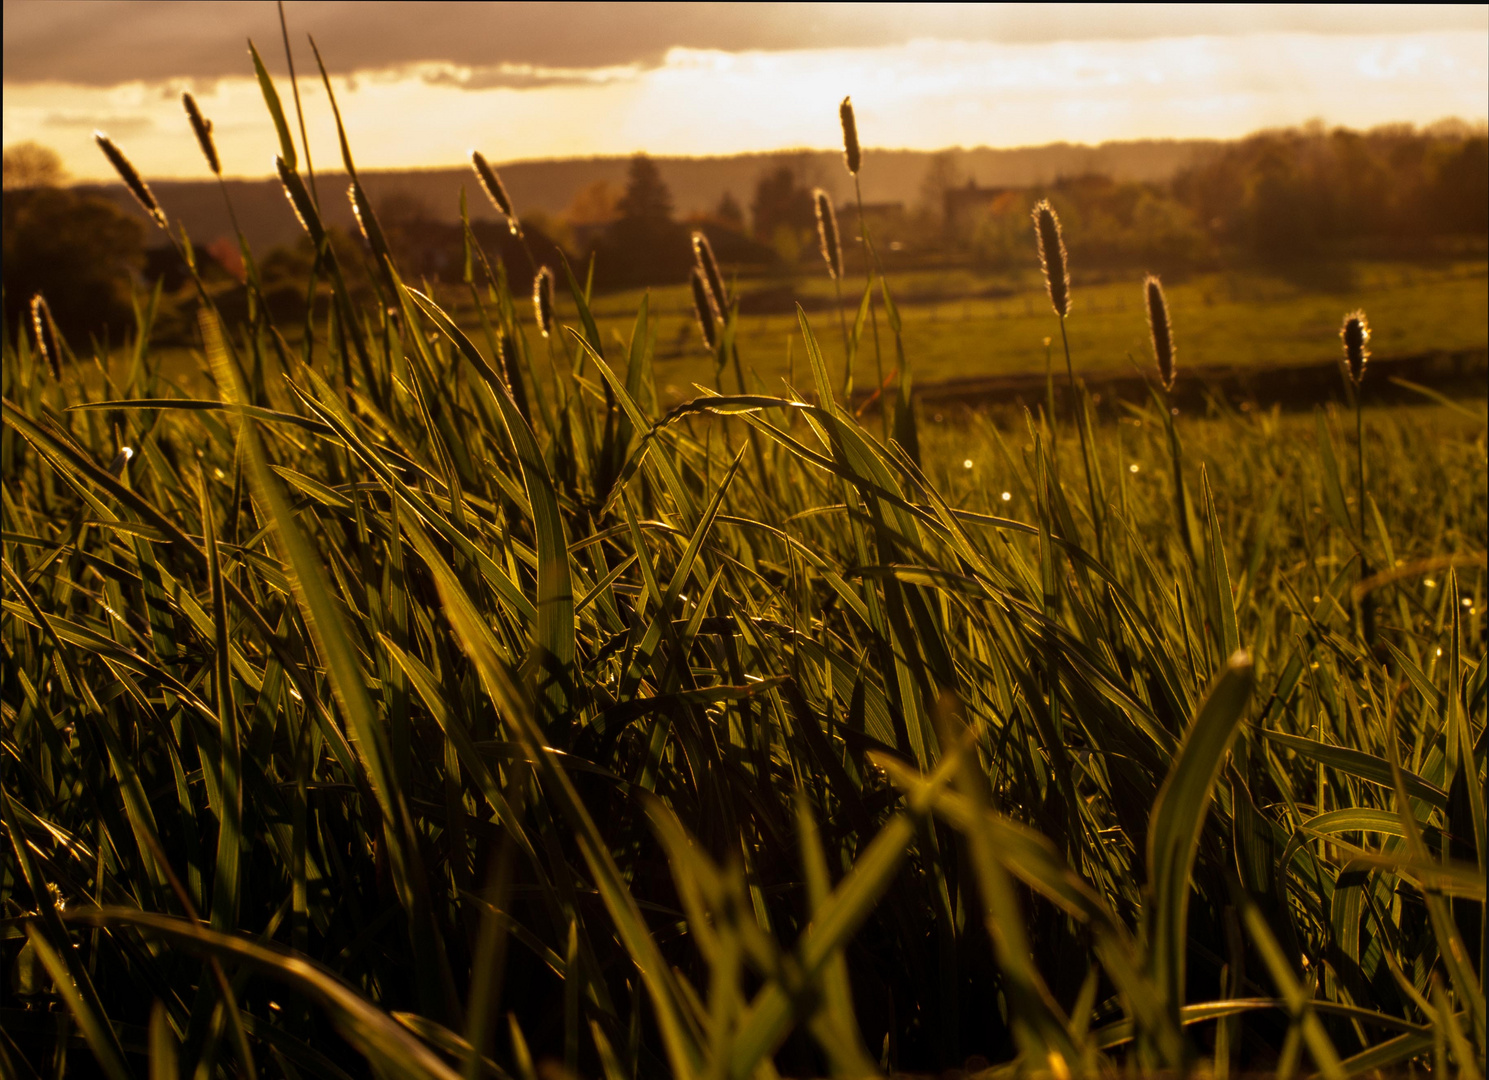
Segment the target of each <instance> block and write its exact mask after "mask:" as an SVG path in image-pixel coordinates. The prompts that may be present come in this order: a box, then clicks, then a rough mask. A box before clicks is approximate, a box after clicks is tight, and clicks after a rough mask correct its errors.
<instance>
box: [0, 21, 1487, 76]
mask: <svg viewBox="0 0 1489 1080" xmlns="http://www.w3.org/2000/svg"><path fill="white" fill-rule="evenodd" d="M285 7H286V11H287V13H288V18H289V24H290V33H291V40H292V41H293V42H294V43H295V46H296V51H297V55H299V51H300V48H301V44H302V43H303V42H304V40H305V35H306V34H307V33H308V34H311V35H313V36H314V37H315V39H316V42H317V44H318V45H320V47H321V52H322V55H323V56H324V58H325V60H326V64H327V66H328V67H329V68H330V70H331V71H333V72H336V73H340V74H347V73H350V72H352V71H363V70H369V69H377V68H389V67H399V66H402V65H405V64H411V63H418V62H421V61H447V62H449V63H452V64H456V65H460V66H462V67H469V68H472V69H474V70H478V71H483V72H487V73H492V72H501V71H503V70H505V69H504V68H503V65H530V66H532V67H535V68H540V69H541V68H548V69H558V70H565V69H567V70H573V69H583V68H598V67H612V66H622V65H628V64H639V65H643V66H646V65H651V64H654V63H656V62H658V61H659V60H660V59H661V57H662V56H663V54H665V52H666V50H667V49H668V48H671V47H673V46H688V47H692V48H708V49H727V50H731V51H738V50H745V49H771V50H774V49H795V48H823V47H832V46H845V47H846V46H872V45H889V44H898V43H901V42H905V41H909V40H912V39H914V38H940V39H945V40H967V41H999V42H1005V43H1023V42H1048V41H1060V40H1074V39H1084V40H1095V39H1134V38H1151V37H1170V36H1187V35H1193V34H1236V33H1244V32H1247V31H1255V30H1295V31H1307V32H1316V33H1370V32H1387V33H1389V32H1412V31H1422V30H1449V29H1460V30H1480V31H1486V32H1489V8H1486V7H1485V6H1483V5H1461V6H1459V5H1447V4H1444V5H1415V6H1406V5H1401V6H1394V7H1392V6H1370V5H1350V6H1347V7H1346V6H1338V7H1335V6H1322V5H1314V6H1300V7H1284V6H1274V5H1236V6H1230V7H1225V6H1211V5H1198V4H1195V5H1177V6H1162V5H1130V6H1129V5H1063V6H1043V5H1037V4H998V5H992V4H989V5H976V6H970V5H959V4H924V5H903V4H877V5H876V4H863V5H856V4H659V3H635V4H581V3H573V4H561V3H524V4H507V3H490V4H468V3H447V2H427V3H366V2H363V0H326V2H320V3H298V2H291V3H289V4H286V5H285ZM4 11H5V81H6V82H8V83H16V82H38V81H43V80H49V79H56V80H61V81H64V82H72V83H83V84H89V85H98V86H110V85H115V84H117V83H121V82H130V81H133V80H155V79H165V78H179V77H193V78H213V77H220V76H227V75H244V74H249V73H251V71H252V68H251V67H250V66H249V62H248V58H247V49H246V47H245V39H247V38H250V37H251V38H253V39H254V41H255V43H256V44H257V45H258V46H259V51H260V52H261V53H262V54H263V55H264V59H265V62H266V63H269V64H270V65H271V66H272V67H274V68H275V69H276V70H281V71H282V69H283V58H282V57H283V46H282V45H281V43H280V34H279V21H278V17H277V15H276V13H275V6H274V4H272V3H269V2H267V0H262V2H260V0H255V2H247V3H217V2H207V0H148V2H147V0H133V2H129V0H74V2H71V3H56V2H55V0H5V4H4ZM305 51H306V53H307V55H305V56H303V57H302V58H301V59H300V61H299V65H298V66H299V67H300V68H301V69H302V70H303V69H305V68H313V63H314V61H313V60H312V59H311V57H310V56H309V55H308V51H309V50H308V49H307V50H305ZM493 77H494V76H493ZM549 84H550V83H543V84H542V85H549ZM528 85H539V84H538V83H530V84H528Z"/></svg>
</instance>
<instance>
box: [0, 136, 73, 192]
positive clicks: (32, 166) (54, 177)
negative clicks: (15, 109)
mask: <svg viewBox="0 0 1489 1080" xmlns="http://www.w3.org/2000/svg"><path fill="white" fill-rule="evenodd" d="M66 176H67V174H66V172H65V171H64V170H63V168H62V159H61V158H60V157H58V156H57V151H55V150H53V149H52V148H51V147H49V146H42V145H41V144H40V143H36V142H23V143H16V145H14V146H7V147H6V148H5V190H6V191H17V190H20V189H22V188H35V187H56V186H57V185H58V184H60V183H61V182H62V181H63V180H64V179H66Z"/></svg>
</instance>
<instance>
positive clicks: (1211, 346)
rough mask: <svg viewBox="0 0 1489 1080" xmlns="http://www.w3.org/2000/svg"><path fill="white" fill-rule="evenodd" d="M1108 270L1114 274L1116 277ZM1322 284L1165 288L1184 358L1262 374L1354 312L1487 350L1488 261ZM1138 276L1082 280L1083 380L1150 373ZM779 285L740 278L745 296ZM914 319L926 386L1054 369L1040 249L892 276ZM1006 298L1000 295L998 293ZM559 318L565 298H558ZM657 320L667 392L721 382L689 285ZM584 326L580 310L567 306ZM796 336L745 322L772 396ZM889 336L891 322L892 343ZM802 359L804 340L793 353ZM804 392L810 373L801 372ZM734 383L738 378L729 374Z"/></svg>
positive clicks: (615, 317) (1405, 331)
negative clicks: (1022, 258) (978, 264)
mask: <svg viewBox="0 0 1489 1080" xmlns="http://www.w3.org/2000/svg"><path fill="white" fill-rule="evenodd" d="M1104 276H1107V275H1104ZM1320 276H1321V277H1323V278H1324V281H1322V282H1321V281H1319V280H1318V279H1317V278H1315V279H1314V280H1312V281H1308V280H1305V281H1302V282H1299V281H1297V280H1290V279H1289V278H1288V277H1286V276H1283V275H1281V274H1266V273H1262V272H1259V271H1241V272H1235V273H1228V274H1222V273H1207V274H1198V275H1195V276H1194V277H1192V278H1189V279H1188V280H1184V281H1182V282H1180V283H1178V284H1174V285H1170V286H1169V287H1168V289H1167V293H1168V297H1169V305H1170V309H1171V312H1172V317H1173V320H1174V323H1175V327H1176V332H1179V333H1182V335H1183V338H1184V346H1183V355H1182V359H1181V361H1180V362H1181V363H1183V364H1185V365H1188V366H1191V367H1193V366H1206V367H1208V366H1213V365H1232V366H1237V367H1243V368H1256V369H1264V368H1267V367H1273V366H1280V365H1295V364H1307V363H1316V362H1318V361H1321V360H1328V359H1332V358H1333V355H1334V352H1335V349H1334V345H1333V342H1332V337H1331V335H1333V334H1335V333H1336V332H1337V330H1338V323H1339V319H1340V312H1341V311H1342V310H1343V307H1344V306H1345V305H1356V306H1365V307H1366V308H1367V309H1368V310H1369V312H1370V316H1371V322H1372V326H1373V327H1374V330H1373V338H1372V347H1373V350H1374V351H1375V352H1376V353H1378V354H1380V355H1383V356H1393V357H1394V356H1418V355H1422V354H1424V353H1430V352H1460V351H1470V350H1483V349H1484V348H1486V346H1489V263H1485V262H1484V261H1482V260H1465V261H1457V262H1448V263H1445V264H1441V265H1435V266H1421V265H1416V264H1401V263H1386V262H1365V261H1360V262H1354V263H1347V264H1343V265H1341V266H1338V267H1334V268H1332V269H1331V270H1329V271H1328V272H1327V273H1326V274H1323V275H1320ZM1141 278H1142V275H1141V274H1140V273H1136V274H1129V275H1124V276H1122V277H1121V278H1120V279H1119V280H1105V281H1099V282H1092V283H1089V284H1084V283H1082V282H1081V280H1080V278H1079V277H1078V278H1077V279H1076V282H1075V290H1076V291H1075V296H1076V300H1075V304H1076V306H1075V309H1074V311H1073V313H1072V317H1071V320H1070V324H1069V332H1070V345H1071V350H1072V352H1073V354H1074V355H1075V357H1076V358H1077V362H1078V363H1079V365H1080V367H1081V371H1082V374H1084V375H1087V376H1089V377H1093V378H1099V377H1101V376H1103V375H1128V374H1130V373H1131V372H1132V370H1133V367H1134V365H1139V366H1141V365H1146V364H1147V362H1148V356H1149V351H1150V350H1149V346H1148V329H1147V323H1146V321H1145V316H1144V314H1143V307H1142V291H1141V287H1140V286H1141ZM771 284H774V283H773V282H753V281H746V282H742V283H740V284H739V286H738V291H739V292H741V293H744V294H748V292H749V291H750V290H751V289H752V287H753V288H756V289H759V288H763V287H768V286H769V285H771ZM845 286H846V287H845V290H844V291H845V298H844V307H845V311H846V317H847V319H848V320H849V323H850V325H851V322H852V319H853V317H854V314H855V313H856V311H857V308H858V304H859V301H860V300H861V298H862V292H863V288H864V283H863V282H862V281H861V280H860V281H857V282H847V283H845ZM791 288H792V291H793V292H795V293H796V294H797V295H799V296H801V297H803V298H804V299H807V300H809V301H811V300H815V301H816V302H818V303H823V302H830V301H831V300H832V299H833V294H832V289H831V283H830V282H829V281H828V280H827V276H826V272H825V271H824V272H823V273H822V274H821V275H820V276H819V277H816V278H801V279H795V280H794V281H793V282H792V284H791ZM891 288H892V289H893V290H894V292H893V294H892V295H894V298H895V300H896V301H897V303H898V304H899V307H900V311H901V314H902V317H903V320H904V342H905V348H906V353H907V355H908V356H909V357H910V358H911V363H912V365H913V370H914V376H915V380H916V382H917V384H921V385H925V384H930V383H936V382H941V381H944V380H949V379H966V378H978V377H985V376H991V375H1009V374H1025V373H1030V372H1042V371H1043V370H1044V364H1045V351H1044V346H1043V340H1044V338H1045V337H1048V336H1049V335H1050V333H1051V330H1052V329H1054V330H1055V334H1056V343H1055V347H1056V349H1057V350H1058V348H1059V343H1058V329H1057V328H1052V327H1051V326H1050V325H1049V315H1048V312H1049V302H1048V300H1047V299H1046V298H1045V295H1044V284H1043V282H1042V280H1041V279H1040V278H1039V274H1038V261H1037V259H1036V258H1035V256H1034V254H1033V252H1032V251H1031V252H1030V257H1029V267H1028V269H1027V270H1026V271H1023V272H1018V273H1005V274H993V273H974V272H972V271H964V272H957V273H949V272H936V271H919V272H914V273H910V274H906V275H904V276H898V275H897V276H895V277H894V278H893V279H892V280H891ZM989 293H994V294H998V295H996V296H989V295H987V294H989ZM639 303H640V293H639V292H628V293H618V294H611V295H606V296H603V297H600V298H597V300H596V302H595V305H594V313H595V319H596V322H597V323H598V325H599V326H600V329H601V333H602V335H604V337H605V339H606V340H607V341H611V340H614V338H615V337H616V336H617V335H619V336H621V337H622V338H623V337H624V335H626V334H628V333H629V331H630V326H631V321H632V320H633V319H634V317H635V311H636V307H637V305H638V304H639ZM560 305H561V308H560V309H561V310H563V307H562V305H563V300H562V298H561V299H560ZM651 307H652V310H653V312H655V313H656V317H657V344H658V351H657V361H658V365H659V366H658V378H659V380H661V382H662V390H663V394H664V396H665V397H666V398H667V399H669V400H680V399H681V398H683V397H690V396H692V393H693V390H692V386H693V384H694V383H702V384H704V385H707V386H713V385H714V365H713V363H712V361H711V357H710V356H709V355H708V351H707V349H706V348H705V346H704V345H703V343H702V340H701V338H700V335H699V331H698V328H697V324H696V319H695V318H694V315H693V309H692V299H691V296H690V294H689V293H688V290H687V289H686V287H681V286H680V287H677V288H667V289H654V290H651ZM568 311H569V317H570V318H572V317H573V315H572V305H569V306H568ZM816 321H817V323H818V325H819V332H820V333H821V336H822V347H823V352H824V353H825V354H826V355H827V357H828V358H829V363H830V364H832V365H833V366H834V367H835V368H836V366H837V365H840V364H841V363H842V356H843V346H842V336H841V334H840V333H838V332H836V331H837V327H836V316H834V315H832V314H831V312H821V313H818V314H816ZM797 334H798V330H797V327H796V317H795V315H794V314H791V313H783V314H779V315H741V316H740V318H739V330H738V342H739V351H740V356H741V360H742V363H743V364H744V366H745V370H746V371H747V372H753V373H754V374H755V375H756V376H758V378H759V380H760V385H761V386H763V387H764V388H765V389H766V390H767V391H768V392H771V393H778V392H780V391H781V389H782V383H781V382H780V380H781V379H783V378H785V377H786V376H787V375H788V374H789V370H788V349H787V342H788V340H791V339H794V338H795V337H796V335H797ZM884 337H885V335H884V333H883V329H882V328H881V339H883V338H884ZM881 352H882V354H883V355H884V359H883V360H882V366H883V371H884V374H885V375H886V376H888V375H889V374H890V373H891V371H892V370H893V369H894V366H895V358H894V353H893V346H892V343H891V342H889V341H888V340H881ZM794 355H795V357H796V360H797V364H798V365H800V364H801V363H802V360H801V356H800V347H799V345H798V346H796V347H795V349H794ZM795 371H796V378H797V386H798V387H801V386H804V385H805V382H804V368H802V367H800V366H797V367H796V368H795ZM875 372H876V365H875V363H874V354H873V350H872V347H871V343H866V344H865V345H864V346H863V348H862V350H861V352H860V361H859V364H858V367H857V371H856V373H855V376H856V382H857V384H858V385H859V386H868V385H873V384H874V382H875V381H876V380H875ZM725 386H726V388H732V386H733V384H732V383H731V382H729V381H727V380H726V382H725Z"/></svg>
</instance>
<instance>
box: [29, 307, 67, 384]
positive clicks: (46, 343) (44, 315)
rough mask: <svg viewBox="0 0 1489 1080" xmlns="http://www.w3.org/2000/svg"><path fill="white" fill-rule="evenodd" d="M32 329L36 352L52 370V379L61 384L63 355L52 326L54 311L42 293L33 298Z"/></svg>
mask: <svg viewBox="0 0 1489 1080" xmlns="http://www.w3.org/2000/svg"><path fill="white" fill-rule="evenodd" d="M31 328H32V330H34V331H35V332H36V351H37V352H39V353H41V356H42V359H43V360H45V361H46V362H47V366H48V367H50V368H51V369H52V378H54V379H56V380H57V381H58V382H61V381H62V353H61V351H60V350H59V349H58V348H57V328H56V327H55V326H54V325H53V324H52V310H51V308H49V307H47V301H46V297H44V296H42V295H41V293H37V294H36V295H35V296H33V297H32V298H31Z"/></svg>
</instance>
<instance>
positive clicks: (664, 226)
mask: <svg viewBox="0 0 1489 1080" xmlns="http://www.w3.org/2000/svg"><path fill="white" fill-rule="evenodd" d="M615 212H616V213H617V214H618V215H619V216H618V217H617V218H616V220H615V221H614V222H613V223H612V224H611V225H610V227H609V228H607V229H606V230H605V232H604V235H603V236H601V237H600V239H599V240H598V242H597V243H596V244H595V246H594V248H593V254H594V256H595V277H596V278H597V279H598V280H599V281H600V282H601V283H602V284H605V285H661V284H676V283H679V282H682V281H683V280H685V279H686V278H687V276H688V268H689V267H690V266H691V265H692V252H691V249H690V248H689V246H688V235H687V229H686V228H685V227H684V226H682V225H679V224H678V223H677V222H675V221H673V220H672V192H671V191H669V190H668V189H667V185H666V184H665V183H664V182H663V181H662V174H661V171H660V170H659V169H658V168H657V166H656V162H654V161H652V160H651V158H649V157H647V156H646V155H645V154H637V155H636V156H635V157H633V158H632V159H631V167H630V169H629V171H628V172H627V175H626V190H625V192H624V193H623V194H622V195H621V197H620V199H619V201H617V202H616V204H615Z"/></svg>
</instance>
